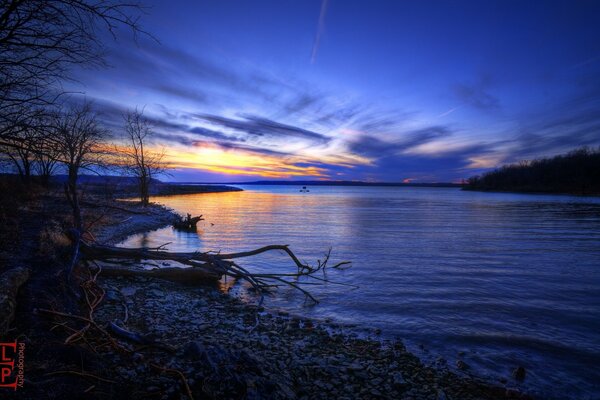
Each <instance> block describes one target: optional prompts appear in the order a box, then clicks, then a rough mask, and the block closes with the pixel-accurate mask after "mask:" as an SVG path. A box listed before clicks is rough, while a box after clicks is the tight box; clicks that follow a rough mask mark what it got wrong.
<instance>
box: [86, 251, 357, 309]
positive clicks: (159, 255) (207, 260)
mask: <svg viewBox="0 0 600 400" xmlns="http://www.w3.org/2000/svg"><path fill="white" fill-rule="evenodd" d="M80 247H81V252H82V254H83V255H84V257H85V258H86V259H89V260H102V261H105V262H108V263H111V264H112V265H110V264H105V265H104V266H103V272H102V273H103V274H105V275H119V276H123V275H125V276H143V277H151V278H160V279H166V280H171V281H177V282H185V283H197V282H202V281H211V280H212V281H216V280H218V279H220V278H221V277H223V276H230V277H233V278H236V279H242V280H245V281H246V282H248V283H249V284H250V285H251V287H252V288H253V289H254V290H255V291H256V292H258V293H261V294H263V293H268V292H269V291H270V289H272V288H275V287H278V286H282V285H285V286H289V287H292V288H294V289H296V290H298V291H300V292H302V293H303V294H304V295H305V296H306V297H307V298H308V299H310V300H312V301H313V302H315V303H317V302H318V301H317V299H316V298H315V297H314V296H312V295H311V294H310V293H309V292H308V291H307V290H305V289H303V288H302V287H301V286H302V285H305V284H326V283H330V281H329V279H327V277H326V275H325V270H326V268H327V263H328V261H329V258H330V255H331V249H330V250H329V252H328V253H326V255H325V259H324V260H323V261H321V260H318V262H317V265H316V266H315V267H311V266H310V265H308V264H306V263H302V262H301V261H300V260H299V259H298V257H296V255H295V254H294V253H293V252H292V251H291V250H290V248H289V246H287V245H269V246H264V247H260V248H258V249H254V250H250V251H243V252H237V253H214V252H205V253H201V252H194V253H185V252H183V253H173V252H169V251H164V250H163V248H164V246H160V247H157V248H154V249H149V248H135V249H132V248H123V247H113V246H103V245H92V244H89V243H87V242H84V241H81V244H80ZM269 251H283V252H285V253H286V254H287V255H288V256H289V257H290V259H291V260H292V261H293V263H294V264H295V266H296V268H297V271H295V272H292V273H260V274H259V273H252V272H250V271H248V270H247V269H245V268H243V267H241V266H240V265H238V264H237V263H235V262H234V261H233V260H235V259H239V258H245V257H251V256H255V255H258V254H262V253H265V252H269ZM131 259H134V260H138V261H141V260H163V261H164V260H170V261H175V262H178V263H180V264H183V265H187V266H189V267H192V268H177V267H168V268H155V269H150V270H148V269H140V268H129V267H124V266H121V265H119V264H122V263H123V262H124V260H125V262H127V260H131ZM115 264H116V265H115ZM346 264H348V262H342V263H338V264H336V265H334V266H333V267H332V268H337V267H339V266H341V265H346ZM318 272H322V273H323V277H317V276H316V275H317V273H318ZM303 277H306V278H308V279H310V278H312V279H314V280H316V281H317V282H318V283H317V282H308V281H307V280H300V278H303ZM332 283H336V282H332ZM342 284H343V283H342Z"/></svg>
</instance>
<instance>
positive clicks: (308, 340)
mask: <svg viewBox="0 0 600 400" xmlns="http://www.w3.org/2000/svg"><path fill="white" fill-rule="evenodd" d="M122 216H124V215H122ZM120 217H121V216H119V215H115V220H118V219H119V218H120ZM171 218H172V213H171V211H170V210H168V209H166V208H163V207H161V206H157V205H154V206H152V207H151V208H150V209H149V213H148V214H147V215H136V217H135V218H132V219H130V220H129V222H128V224H127V229H123V228H122V224H117V225H112V224H107V225H105V226H104V227H103V228H102V229H101V230H100V231H99V232H98V233H97V236H98V238H99V241H103V242H105V243H110V244H114V243H116V242H118V241H120V240H122V239H124V238H125V236H127V234H130V233H133V232H140V231H141V230H148V229H152V228H159V227H161V226H164V225H165V224H166V223H168V221H169V220H171ZM151 224H154V226H151ZM99 283H100V285H101V286H102V287H103V288H105V290H106V291H107V295H106V302H105V303H104V304H103V306H102V307H101V308H100V309H99V310H98V311H97V313H96V319H97V321H102V323H103V324H106V325H108V324H110V323H111V322H114V323H116V324H117V325H118V326H120V327H123V328H125V329H127V330H128V331H130V332H136V333H138V334H140V335H142V336H143V337H144V338H146V339H148V340H151V341H152V343H160V344H161V345H164V346H165V347H164V348H168V349H172V352H169V351H164V348H163V349H162V350H161V349H160V348H149V350H148V352H140V353H139V354H135V355H134V356H133V357H129V356H128V357H120V356H118V355H117V354H114V356H115V359H114V362H115V364H116V365H119V367H118V368H117V369H116V370H115V372H116V374H115V377H114V379H119V380H125V381H127V382H129V385H130V389H129V390H131V397H134V398H135V397H136V395H135V393H141V392H144V393H146V394H147V395H153V396H157V398H163V399H169V398H179V397H177V396H180V395H181V396H185V392H186V390H184V386H185V385H184V384H183V381H182V379H181V377H180V376H177V375H176V376H173V375H169V374H166V375H165V374H162V375H161V376H160V378H157V375H156V372H157V371H156V368H155V367H152V366H151V365H152V364H157V365H161V366H163V367H164V368H167V369H168V370H173V371H175V370H176V371H180V372H181V373H182V374H183V376H184V377H185V380H186V381H187V385H188V386H189V388H190V391H191V393H192V394H193V395H194V397H195V398H251V399H255V398H275V399H277V398H279V399H294V398H300V399H314V398H323V399H330V398H340V399H344V398H345V399H356V398H361V399H368V398H373V399H376V398H389V399H436V400H442V399H502V398H527V396H525V395H523V394H521V393H519V392H518V391H516V390H513V389H509V388H505V387H494V386H489V385H487V384H485V383H483V382H479V381H477V380H475V379H471V378H465V377H459V376H457V375H455V374H454V373H452V372H450V371H448V370H447V369H445V368H443V366H441V367H440V368H432V367H428V366H425V365H423V364H422V363H421V362H420V361H419V359H418V358H417V357H415V356H414V355H412V354H410V353H409V352H407V351H406V349H405V347H404V346H403V344H402V343H401V342H399V341H389V340H382V341H379V340H367V339H362V338H359V337H358V336H357V335H356V334H353V333H352V332H350V331H347V330H346V329H345V328H344V327H341V326H338V325H336V324H334V323H317V322H315V321H312V320H308V319H301V318H297V317H293V316H289V315H287V314H285V313H269V312H267V311H265V310H264V309H263V308H262V307H259V306H257V305H253V304H245V303H243V302H241V301H240V300H238V299H236V298H233V297H231V296H229V295H227V294H225V293H223V292H224V291H222V290H220V288H219V287H218V285H216V286H214V287H190V286H185V285H180V284H176V283H172V282H166V281H160V280H149V279H147V278H102V277H100V278H99ZM109 356H110V355H109ZM134 387H135V388H136V389H134ZM143 388H146V390H145V391H144V389H143Z"/></svg>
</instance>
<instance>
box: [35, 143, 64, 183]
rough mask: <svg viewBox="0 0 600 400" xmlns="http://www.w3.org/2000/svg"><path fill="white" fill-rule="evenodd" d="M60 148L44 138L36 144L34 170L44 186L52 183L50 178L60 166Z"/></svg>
mask: <svg viewBox="0 0 600 400" xmlns="http://www.w3.org/2000/svg"><path fill="white" fill-rule="evenodd" d="M59 160H60V148H58V147H57V146H56V145H55V144H54V143H53V142H52V141H51V140H48V139H47V138H44V140H40V141H38V142H37V143H36V147H35V159H34V169H35V171H36V172H37V174H38V175H39V177H40V180H41V182H42V184H43V185H45V186H47V185H48V184H49V183H50V177H51V176H52V175H53V174H54V172H55V171H56V169H57V168H58V166H59Z"/></svg>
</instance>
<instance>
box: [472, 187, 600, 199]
mask: <svg viewBox="0 0 600 400" xmlns="http://www.w3.org/2000/svg"><path fill="white" fill-rule="evenodd" d="M461 190H464V191H465V192H481V193H513V194H533V195H554V196H577V197H600V193H581V192H554V191H543V190H526V189H523V190H519V189H510V190H509V189H506V190H501V189H479V188H478V189H475V188H470V187H468V186H464V187H463V188H462V189H461Z"/></svg>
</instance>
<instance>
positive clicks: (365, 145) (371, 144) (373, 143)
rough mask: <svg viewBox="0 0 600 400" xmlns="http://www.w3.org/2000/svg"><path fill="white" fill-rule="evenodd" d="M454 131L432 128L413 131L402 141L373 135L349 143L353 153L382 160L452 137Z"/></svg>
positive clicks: (444, 128)
mask: <svg viewBox="0 0 600 400" xmlns="http://www.w3.org/2000/svg"><path fill="white" fill-rule="evenodd" d="M451 134H452V131H451V130H450V128H448V127H446V126H442V125H440V126H430V127H426V128H422V129H417V130H413V131H410V132H407V133H405V134H403V135H402V139H400V140H392V141H390V140H381V139H379V138H377V137H375V136H372V135H362V136H360V137H358V138H357V139H355V140H353V141H351V142H349V149H350V151H351V152H353V153H356V154H361V155H365V156H369V157H374V158H380V157H385V156H391V155H398V153H401V152H403V151H406V150H409V149H412V148H415V147H417V146H420V145H423V144H427V143H430V142H433V141H435V140H437V139H440V138H443V137H447V136H450V135H451Z"/></svg>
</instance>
